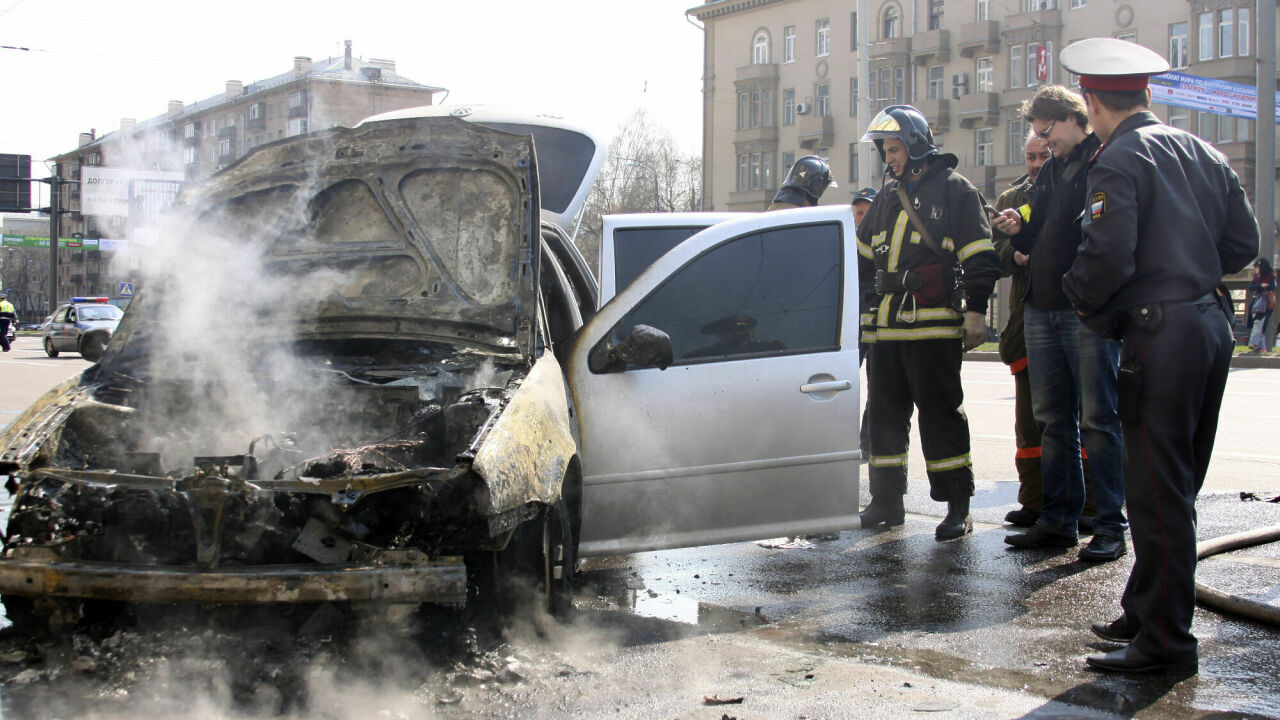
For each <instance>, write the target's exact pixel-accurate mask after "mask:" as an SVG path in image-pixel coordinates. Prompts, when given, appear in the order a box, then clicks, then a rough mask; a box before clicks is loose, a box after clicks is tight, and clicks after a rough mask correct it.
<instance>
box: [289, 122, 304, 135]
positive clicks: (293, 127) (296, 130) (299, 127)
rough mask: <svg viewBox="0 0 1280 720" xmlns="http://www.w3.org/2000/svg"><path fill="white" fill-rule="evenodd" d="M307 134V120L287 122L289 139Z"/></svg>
mask: <svg viewBox="0 0 1280 720" xmlns="http://www.w3.org/2000/svg"><path fill="white" fill-rule="evenodd" d="M306 132H307V119H306V118H294V119H292V120H290V121H289V137H293V136H294V135H302V134H304V133H306Z"/></svg>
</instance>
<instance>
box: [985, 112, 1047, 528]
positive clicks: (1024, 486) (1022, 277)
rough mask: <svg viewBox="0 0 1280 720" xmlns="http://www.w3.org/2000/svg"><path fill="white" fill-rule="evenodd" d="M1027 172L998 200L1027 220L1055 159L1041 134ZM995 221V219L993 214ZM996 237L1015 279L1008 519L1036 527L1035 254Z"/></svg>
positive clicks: (1004, 355)
mask: <svg viewBox="0 0 1280 720" xmlns="http://www.w3.org/2000/svg"><path fill="white" fill-rule="evenodd" d="M1022 150H1023V160H1024V162H1025V163H1026V167H1027V172H1026V174H1025V175H1023V176H1022V177H1020V178H1018V179H1017V180H1014V181H1013V185H1012V186H1011V187H1010V188H1009V189H1008V190H1005V191H1004V192H1002V193H1000V197H998V198H996V202H995V208H996V210H1006V209H1010V208H1012V209H1014V210H1016V211H1018V213H1019V215H1020V216H1021V217H1022V219H1023V221H1024V222H1025V221H1026V220H1028V219H1029V218H1030V217H1031V187H1032V185H1034V184H1035V181H1036V176H1037V175H1039V173H1040V168H1041V167H1042V166H1043V165H1044V164H1045V162H1046V161H1048V160H1049V145H1048V143H1046V142H1045V141H1044V140H1042V139H1041V138H1039V137H1037V136H1036V134H1035V133H1031V134H1030V135H1028V136H1027V140H1026V142H1024V143H1023V145H1022ZM992 220H993V222H994V220H995V217H993V218H992ZM991 235H992V239H993V240H994V242H995V246H996V253H997V254H998V255H999V256H1000V264H1001V265H1002V266H1003V269H1004V276H1005V277H1008V278H1009V279H1010V283H1009V319H1008V321H1007V322H1006V323H1005V325H1004V329H1003V330H1001V331H1000V360H1001V361H1002V362H1004V364H1005V365H1008V366H1009V372H1010V373H1012V374H1013V388H1014V394H1013V397H1014V401H1013V407H1014V416H1013V435H1014V443H1015V445H1016V446H1017V450H1016V451H1015V452H1014V456H1013V464H1014V467H1016V468H1017V470H1018V509H1016V510H1010V511H1009V513H1008V514H1007V515H1005V516H1004V519H1005V522H1008V523H1011V524H1013V525H1017V526H1019V527H1031V526H1032V525H1033V524H1035V521H1036V520H1038V519H1039V518H1040V506H1041V495H1040V428H1038V427H1037V426H1036V418H1035V414H1034V413H1032V411H1031V381H1030V379H1029V373H1028V372H1027V343H1026V340H1025V339H1024V338H1023V334H1022V313H1023V308H1024V307H1025V305H1026V299H1025V296H1026V294H1027V263H1028V262H1029V261H1030V260H1031V257H1030V256H1029V255H1026V254H1025V253H1021V252H1018V251H1017V250H1016V249H1014V247H1013V243H1012V242H1010V240H1009V236H1008V235H1007V234H1005V233H1003V232H1001V231H1000V229H999V227H998V226H996V225H994V224H993V225H992V228H991Z"/></svg>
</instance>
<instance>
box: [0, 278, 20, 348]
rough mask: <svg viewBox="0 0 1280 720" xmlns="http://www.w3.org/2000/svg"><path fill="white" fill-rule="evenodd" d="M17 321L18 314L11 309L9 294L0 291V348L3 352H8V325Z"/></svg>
mask: <svg viewBox="0 0 1280 720" xmlns="http://www.w3.org/2000/svg"><path fill="white" fill-rule="evenodd" d="M17 319H18V314H17V311H15V310H14V309H13V303H11V302H9V294H8V293H6V292H4V291H3V290H0V348H4V351H5V352H9V323H12V322H16V321H17Z"/></svg>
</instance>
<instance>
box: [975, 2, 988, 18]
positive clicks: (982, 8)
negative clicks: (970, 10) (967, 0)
mask: <svg viewBox="0 0 1280 720" xmlns="http://www.w3.org/2000/svg"><path fill="white" fill-rule="evenodd" d="M989 3H990V0H977V2H975V3H974V7H975V9H976V12H975V13H974V18H973V19H974V20H976V21H978V22H985V21H986V19H987V13H988V5H989Z"/></svg>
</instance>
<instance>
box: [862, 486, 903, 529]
mask: <svg viewBox="0 0 1280 720" xmlns="http://www.w3.org/2000/svg"><path fill="white" fill-rule="evenodd" d="M858 520H859V521H861V523H862V528H863V529H864V530H865V529H867V528H873V527H876V526H877V525H887V526H889V527H897V526H899V525H901V524H903V523H904V522H906V521H907V512H906V510H904V509H903V508H902V496H901V495H894V496H892V497H888V498H878V497H876V496H874V495H873V496H871V502H870V503H869V504H868V505H867V509H866V510H863V511H862V512H860V513H858Z"/></svg>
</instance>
